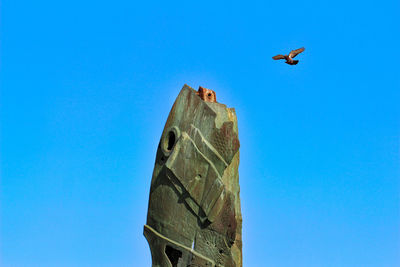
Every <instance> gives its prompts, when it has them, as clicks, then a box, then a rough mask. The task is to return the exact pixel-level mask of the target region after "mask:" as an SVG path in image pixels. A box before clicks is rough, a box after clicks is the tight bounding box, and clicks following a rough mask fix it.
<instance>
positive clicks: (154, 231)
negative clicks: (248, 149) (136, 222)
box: [144, 85, 242, 267]
mask: <svg viewBox="0 0 400 267" xmlns="http://www.w3.org/2000/svg"><path fill="white" fill-rule="evenodd" d="M239 146H240V145H239V139H238V128H237V119H236V114H235V110H234V109H233V108H227V107H226V106H225V105H223V104H220V103H217V102H216V96H215V92H214V91H212V90H209V89H205V88H202V87H200V89H199V91H197V92H196V91H195V90H193V89H192V88H190V87H189V86H187V85H185V86H184V87H183V88H182V90H181V92H180V94H179V95H178V97H177V99H176V101H175V103H174V105H173V107H172V110H171V112H170V114H169V117H168V120H167V123H166V124H165V128H164V131H163V133H162V136H161V140H160V143H159V146H158V150H157V155H156V162H155V166H154V172H153V178H152V181H151V188H150V198H149V209H148V214H147V224H146V225H145V226H144V235H145V236H146V238H147V241H148V242H149V245H150V249H151V255H152V262H153V265H152V266H153V267H175V266H176V267H188V266H192V267H195V266H196V267H200V266H225V267H236V266H238V267H240V266H242V215H241V211H240V198H239V191H240V189H239V175H238V166H239Z"/></svg>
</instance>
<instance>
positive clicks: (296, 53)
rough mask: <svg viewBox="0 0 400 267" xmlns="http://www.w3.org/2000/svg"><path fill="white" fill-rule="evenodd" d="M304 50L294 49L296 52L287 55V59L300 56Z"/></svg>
mask: <svg viewBox="0 0 400 267" xmlns="http://www.w3.org/2000/svg"><path fill="white" fill-rule="evenodd" d="M304 50H306V49H305V48H304V47H302V48H299V49H296V50H292V51H291V52H290V53H289V57H291V58H294V57H295V56H297V55H298V54H300V53H301V52H303V51H304Z"/></svg>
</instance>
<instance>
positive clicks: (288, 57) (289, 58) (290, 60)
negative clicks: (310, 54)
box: [272, 47, 305, 65]
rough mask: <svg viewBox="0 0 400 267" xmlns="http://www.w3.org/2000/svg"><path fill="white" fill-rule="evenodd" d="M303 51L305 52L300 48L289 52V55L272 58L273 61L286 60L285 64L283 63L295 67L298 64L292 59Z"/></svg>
mask: <svg viewBox="0 0 400 267" xmlns="http://www.w3.org/2000/svg"><path fill="white" fill-rule="evenodd" d="M304 50H305V48H304V47H302V48H299V49H296V50H292V51H290V53H289V55H276V56H274V57H272V58H273V59H275V60H279V59H286V62H285V63H286V64H289V65H296V64H297V63H299V61H298V60H293V58H294V57H296V56H297V55H298V54H300V53H301V52H303V51H304Z"/></svg>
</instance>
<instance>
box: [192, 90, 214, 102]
mask: <svg viewBox="0 0 400 267" xmlns="http://www.w3.org/2000/svg"><path fill="white" fill-rule="evenodd" d="M196 94H197V95H198V96H200V98H201V99H203V101H205V102H217V96H216V95H215V92H214V91H213V90H210V89H207V88H204V87H201V86H199V90H198V91H197V93H196Z"/></svg>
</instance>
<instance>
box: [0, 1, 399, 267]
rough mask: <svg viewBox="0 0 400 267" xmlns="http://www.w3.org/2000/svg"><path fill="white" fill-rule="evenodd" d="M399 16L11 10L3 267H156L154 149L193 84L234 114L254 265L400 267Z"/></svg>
mask: <svg viewBox="0 0 400 267" xmlns="http://www.w3.org/2000/svg"><path fill="white" fill-rule="evenodd" d="M399 17H400V2H399V1H398V0H388V1H387V0H383V1H372V0H366V1H348V0H337V1H329V2H328V1H318V2H317V1H309V0H307V1H243V2H234V1H229V2H228V1H226V2H225V3H222V2H218V3H217V2H214V1H182V2H172V1H160V2H155V1H118V0H116V1H109V2H105V1H76V0H69V1H40V0H38V1H20V0H13V1H10V0H3V1H2V2H1V32H0V34H1V74H0V79H1V81H0V82H1V93H0V124H1V132H0V133H1V139H0V140H1V141H0V152H1V154H0V155H1V180H0V216H1V217H0V218H1V221H0V252H1V253H0V255H1V256H0V265H1V266H4V267H22V266H24V267H25V266H39V267H47V266H48V267H53V266H65V267H70V266H79V267H81V266H82V267H83V266H85V267H86V266H88V267H89V266H139V267H142V266H143V267H146V266H150V265H151V257H150V250H149V248H148V245H147V242H146V240H145V238H144V237H143V235H142V231H143V224H144V223H145V221H146V215H147V202H148V196H149V187H150V179H151V175H152V171H153V164H154V159H155V152H156V149H157V145H158V142H159V138H160V135H161V131H162V129H163V127H164V123H165V121H166V118H167V115H168V112H169V110H170V108H171V106H172V104H173V101H174V99H175V97H176V96H177V94H178V92H179V90H180V89H181V87H182V86H183V85H184V84H185V83H187V84H188V85H190V86H192V87H194V88H197V87H198V86H199V85H202V86H204V87H207V88H211V89H214V90H215V91H216V93H217V99H218V100H219V101H220V102H222V103H225V104H227V105H228V106H230V107H235V108H236V112H237V115H238V120H239V137H240V141H241V150H240V151H241V164H240V185H241V199H242V210H243V240H244V247H243V254H244V267H264V266H265V267H269V266H272V267H291V266H293V267H298V266H305V267H309V266H317V267H320V266H321V267H326V266H335V267H336V266H360V267H361V266H362V267H365V266H377V267H383V266H384V267H386V266H388V267H396V266H400V208H399V206H400V154H399V153H400V146H399V142H400V105H399V100H400V78H399V62H400V56H399V52H398V50H399V47H400V27H399V25H400V18H399ZM301 46H304V47H306V51H305V52H304V53H303V54H301V55H300V56H299V59H300V63H299V64H298V65H297V66H289V65H286V64H284V63H283V62H276V61H273V60H272V59H271V57H272V56H273V55H275V54H277V53H285V52H288V51H289V50H291V49H295V48H299V47H301Z"/></svg>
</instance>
